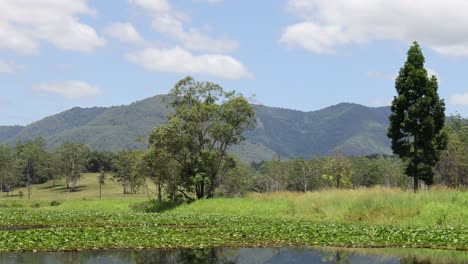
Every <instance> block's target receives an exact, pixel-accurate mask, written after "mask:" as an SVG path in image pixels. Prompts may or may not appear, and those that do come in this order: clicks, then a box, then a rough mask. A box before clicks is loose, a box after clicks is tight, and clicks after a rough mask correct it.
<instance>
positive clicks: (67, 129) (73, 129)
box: [0, 95, 391, 172]
mask: <svg viewBox="0 0 468 264" xmlns="http://www.w3.org/2000/svg"><path fill="white" fill-rule="evenodd" d="M164 98H166V101H170V100H171V99H170V97H168V96H163V95H158V96H154V97H151V98H147V99H145V100H142V101H138V102H135V103H132V104H130V105H126V106H115V107H109V108H104V107H94V108H73V109H70V110H68V111H65V112H62V113H59V114H57V115H54V116H50V117H47V118H45V119H43V120H40V121H38V122H35V123H33V124H31V125H28V126H26V127H3V128H4V129H2V127H0V143H2V142H3V143H9V144H10V145H14V144H15V143H16V142H17V141H18V140H29V139H35V138H37V137H43V138H44V139H45V141H46V142H47V148H49V149H53V148H57V147H59V146H60V145H62V144H63V143H65V142H81V143H84V144H86V145H87V146H89V147H90V148H91V149H93V150H101V151H113V152H119V151H121V150H123V149H136V148H139V149H142V150H143V149H146V144H144V143H143V142H140V141H135V139H137V138H140V137H148V135H150V134H151V131H152V129H153V128H154V125H155V124H164V123H165V122H166V117H167V114H168V113H170V112H172V111H173V109H172V108H171V107H170V106H168V104H167V102H164ZM253 107H254V110H255V116H256V120H257V121H256V128H255V129H254V130H252V131H248V132H246V133H245V137H246V138H247V141H246V142H245V144H241V145H238V146H235V147H233V148H232V150H231V151H230V153H233V154H236V155H237V156H239V157H240V158H241V160H242V161H243V162H250V161H252V160H255V161H261V160H270V159H271V158H272V156H273V155H274V154H275V153H278V154H279V155H281V157H284V158H295V157H303V158H309V157H310V156H312V155H320V156H323V155H329V154H331V153H333V152H334V150H335V149H343V151H344V152H345V153H346V154H347V155H366V154H371V153H386V154H390V153H391V149H390V144H389V140H388V139H387V138H386V137H385V132H386V129H387V127H388V115H389V114H390V109H389V108H388V107H380V108H369V107H365V106H362V105H357V104H348V103H343V104H338V105H335V106H331V107H328V108H325V109H322V110H318V111H313V112H300V111H294V110H289V109H281V108H273V107H267V106H259V105H253ZM92 171H95V172H98V171H99V170H97V169H93V170H92Z"/></svg>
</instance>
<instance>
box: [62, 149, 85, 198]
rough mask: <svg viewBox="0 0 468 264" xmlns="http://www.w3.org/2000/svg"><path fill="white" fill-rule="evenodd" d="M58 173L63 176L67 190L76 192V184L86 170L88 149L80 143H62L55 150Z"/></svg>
mask: <svg viewBox="0 0 468 264" xmlns="http://www.w3.org/2000/svg"><path fill="white" fill-rule="evenodd" d="M56 153H57V156H58V161H59V167H60V171H61V172H62V173H63V174H64V175H65V178H66V181H67V188H70V183H71V191H75V190H76V184H77V182H78V180H79V179H80V178H81V176H82V174H83V173H84V172H85V170H86V164H87V161H88V157H89V149H88V147H87V146H86V145H84V144H81V143H64V144H63V145H61V146H60V147H59V148H57V149H56Z"/></svg>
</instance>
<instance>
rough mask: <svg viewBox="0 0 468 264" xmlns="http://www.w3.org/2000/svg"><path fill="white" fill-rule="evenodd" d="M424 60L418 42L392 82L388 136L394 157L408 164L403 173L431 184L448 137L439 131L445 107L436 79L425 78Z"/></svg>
mask: <svg viewBox="0 0 468 264" xmlns="http://www.w3.org/2000/svg"><path fill="white" fill-rule="evenodd" d="M424 62H425V59H424V56H423V53H422V51H421V48H420V46H419V44H418V43H417V42H414V44H413V46H411V48H410V49H409V50H408V58H407V60H406V62H405V64H404V66H403V67H402V68H401V69H400V72H399V75H398V77H397V78H396V81H395V88H396V91H397V96H395V97H394V99H393V102H392V106H391V110H392V113H391V115H390V117H389V119H390V126H389V129H388V133H387V135H388V136H389V137H390V138H391V141H392V150H393V152H394V153H395V154H397V155H399V156H400V157H401V158H403V159H404V160H406V161H407V162H408V164H407V167H406V173H407V175H408V176H411V177H413V179H414V190H415V191H417V189H418V188H419V179H421V180H423V181H424V183H426V184H427V185H431V184H432V183H433V176H434V173H433V167H434V165H435V164H436V163H437V161H438V160H439V157H440V153H441V151H443V150H444V149H445V148H446V145H447V136H446V134H445V133H444V132H443V131H442V128H443V127H444V122H445V113H444V111H445V103H444V101H443V100H442V99H440V98H439V95H438V93H437V89H438V84H437V78H436V77H435V76H432V77H430V78H428V75H427V70H426V69H425V68H424Z"/></svg>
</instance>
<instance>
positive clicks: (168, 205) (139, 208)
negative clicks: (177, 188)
mask: <svg viewBox="0 0 468 264" xmlns="http://www.w3.org/2000/svg"><path fill="white" fill-rule="evenodd" d="M182 204H183V202H182V201H176V202H172V201H162V202H159V201H158V200H151V201H146V202H141V203H135V204H131V205H130V209H132V211H135V212H143V213H161V212H164V211H167V210H172V209H174V208H176V207H178V206H180V205H182Z"/></svg>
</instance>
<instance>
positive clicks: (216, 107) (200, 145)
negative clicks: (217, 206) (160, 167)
mask: <svg viewBox="0 0 468 264" xmlns="http://www.w3.org/2000/svg"><path fill="white" fill-rule="evenodd" d="M170 95H171V98H172V101H171V105H172V107H173V108H174V112H173V113H171V114H169V115H168V122H167V124H165V125H160V126H158V127H156V128H155V130H154V131H153V133H152V134H151V137H150V144H152V145H153V146H155V147H156V148H159V149H163V150H164V151H166V152H167V153H168V155H170V157H171V158H172V159H173V160H175V161H176V162H177V163H178V164H179V165H180V167H181V175H182V182H183V184H182V186H184V189H183V190H182V189H180V190H179V191H180V192H182V193H183V194H184V196H186V197H189V195H190V193H194V194H195V196H196V198H197V199H200V198H203V197H208V198H209V197H213V195H214V190H215V187H216V185H217V183H218V182H217V176H218V173H220V172H222V171H223V167H225V166H226V165H227V164H231V162H226V157H227V150H228V148H229V147H230V146H232V145H236V144H239V143H241V142H242V141H243V140H244V139H245V138H244V136H243V132H244V131H245V130H247V129H249V128H252V127H253V124H254V122H253V118H254V109H253V107H252V106H251V105H250V104H249V103H248V101H247V100H246V98H245V97H244V96H242V95H241V94H238V93H235V92H225V91H224V90H223V88H222V87H221V86H219V85H218V84H215V83H211V82H197V81H195V80H194V79H193V78H192V77H186V78H184V79H182V80H180V81H179V82H178V83H177V84H176V85H175V87H174V88H173V89H172V90H171V93H170Z"/></svg>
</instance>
